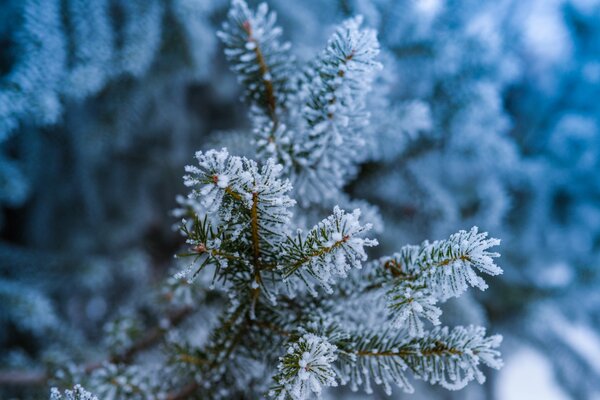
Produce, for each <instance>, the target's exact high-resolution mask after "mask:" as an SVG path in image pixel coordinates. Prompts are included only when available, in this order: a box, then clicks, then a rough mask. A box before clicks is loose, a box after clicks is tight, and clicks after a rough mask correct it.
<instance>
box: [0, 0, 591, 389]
mask: <svg viewBox="0 0 600 400" xmlns="http://www.w3.org/2000/svg"><path fill="white" fill-rule="evenodd" d="M250 3H251V4H254V5H255V4H256V2H252V1H251V2H250ZM269 4H270V6H271V7H272V8H273V9H275V10H276V11H277V13H278V16H279V21H280V23H281V24H282V26H283V27H284V29H285V37H286V38H287V39H289V40H290V41H291V42H292V43H293V49H294V53H295V54H296V55H297V57H298V60H299V62H302V61H305V60H307V59H309V57H310V56H312V54H314V52H315V51H318V50H319V49H321V48H322V47H323V46H324V43H325V41H326V38H327V37H328V36H329V34H330V33H331V32H332V27H333V26H334V24H336V23H339V22H341V21H342V20H343V19H344V18H346V17H349V16H352V15H356V14H362V15H363V16H364V17H365V21H366V25H368V26H371V27H374V28H376V29H377V30H378V32H379V40H380V42H381V45H382V54H381V57H380V61H381V62H382V63H383V64H384V71H383V74H382V77H381V78H380V80H379V84H376V86H375V90H384V91H385V99H386V103H385V104H380V105H378V104H371V105H370V107H371V109H372V113H373V120H374V121H375V124H374V127H373V129H374V132H375V134H376V137H377V139H376V140H375V141H374V143H372V146H370V151H372V152H373V154H374V156H373V157H367V159H368V160H370V161H368V162H367V163H365V164H364V165H363V166H362V167H361V171H360V173H359V175H358V176H357V177H356V179H354V180H353V182H352V183H351V184H350V185H348V187H347V188H346V190H347V192H348V193H350V194H351V195H353V196H354V197H356V198H359V199H364V200H366V201H368V202H370V203H371V204H373V205H374V206H376V208H372V209H371V208H369V212H368V215H371V216H372V217H373V218H375V219H380V220H381V221H383V229H382V230H381V231H380V233H379V240H380V242H381V243H382V246H380V248H379V249H378V250H376V253H374V255H377V254H378V253H377V252H380V253H384V252H389V251H394V250H397V249H399V248H400V247H401V246H402V245H404V244H406V243H418V242H420V241H422V240H424V239H439V238H443V237H445V236H447V235H448V234H450V233H452V232H455V231H457V230H458V229H467V228H470V227H471V226H473V225H478V226H479V227H480V228H482V229H484V230H487V231H489V232H490V233H491V234H492V235H493V236H495V237H499V238H501V239H502V246H501V248H500V250H499V251H500V252H501V253H502V258H501V259H500V262H499V264H500V265H501V266H502V267H503V268H504V270H505V273H504V275H502V276H501V277H500V278H499V279H494V280H493V281H492V282H490V283H491V285H492V287H491V288H490V289H489V290H488V291H486V292H484V293H483V294H479V293H478V294H473V295H470V296H471V297H466V298H464V299H461V300H460V301H456V302H455V303H453V304H450V305H449V311H447V313H449V315H450V317H449V318H450V320H449V322H453V323H479V324H484V325H487V326H489V327H490V328H489V329H490V330H491V331H493V332H499V333H501V334H503V335H504V337H505V342H504V344H503V353H504V358H505V361H506V366H505V367H504V369H503V370H501V371H500V372H493V373H491V372H490V373H489V379H488V382H487V383H486V384H485V385H484V386H478V385H471V386H470V387H469V388H467V389H465V390H464V391H461V392H458V393H448V392H442V391H438V390H435V389H430V388H427V387H420V388H418V389H417V394H415V395H411V396H410V397H411V398H414V399H421V398H423V399H434V398H440V399H488V398H489V399H498V400H520V399H528V400H529V399H545V400H563V399H600V290H598V289H599V288H600V274H599V272H600V269H599V268H600V257H599V255H600V252H599V250H600V126H599V124H600V102H599V101H598V100H599V95H600V1H598V0H494V1H491V0H488V1H481V0H339V1H338V0H328V1H321V0H303V1H292V0H270V1H269ZM227 8H228V2H227V1H225V0H3V1H1V2H0V229H1V240H0V371H12V370H20V371H23V370H30V371H35V370H37V369H39V368H43V367H44V366H45V365H49V364H60V363H61V362H67V360H70V359H72V358H74V357H75V358H76V357H85V355H86V354H88V353H94V352H99V351H102V348H103V346H104V345H105V344H104V338H105V335H106V334H105V331H104V328H103V327H104V326H105V325H106V323H107V322H109V321H111V320H112V319H113V318H114V317H115V315H117V314H118V313H122V312H124V310H127V308H128V307H130V306H131V304H134V303H135V301H136V298H138V297H139V296H141V294H142V293H144V292H145V291H147V290H148V288H149V287H152V286H153V285H156V283H157V282H159V281H160V280H162V279H164V278H165V277H166V276H168V275H169V274H170V273H171V268H172V264H173V261H172V254H174V253H175V252H176V251H177V249H178V248H179V246H180V245H181V238H180V237H179V236H178V235H177V234H176V233H175V232H174V230H173V224H174V223H175V222H176V218H174V217H173V216H172V214H171V213H170V210H172V209H173V208H175V207H176V201H175V198H176V196H177V195H178V194H181V193H184V192H185V190H184V188H183V185H182V179H181V175H182V173H183V166H184V165H186V164H188V163H191V162H192V156H193V153H194V151H195V150H198V149H206V148H211V147H215V146H219V147H222V146H227V147H229V148H230V149H233V150H232V151H233V152H235V151H239V152H244V151H247V148H248V144H249V140H250V138H249V137H248V135H249V133H248V129H247V128H248V120H247V118H246V109H245V108H244V105H243V104H242V103H241V102H240V101H239V97H240V87H239V86H238V84H237V82H236V79H235V77H234V76H233V74H232V73H231V72H229V69H228V66H227V64H226V62H225V60H224V56H223V55H222V48H221V45H220V43H219V42H218V40H217V37H216V32H217V30H218V28H219V26H220V24H221V22H222V21H223V20H224V19H225V15H226V10H227ZM384 109H385V110H389V109H392V110H394V112H392V113H389V112H386V113H381V112H380V113H379V114H378V113H377V110H384ZM0 384H1V386H0V398H4V397H3V395H4V396H7V398H8V396H22V397H23V398H26V397H31V398H44V396H46V393H47V388H45V387H41V388H38V389H36V388H33V387H31V385H27V387H23V385H7V384H6V383H2V382H0ZM42 394H43V395H42ZM40 396H41V397H40ZM404 397H408V396H405V395H400V394H398V393H396V394H395V395H394V398H404Z"/></svg>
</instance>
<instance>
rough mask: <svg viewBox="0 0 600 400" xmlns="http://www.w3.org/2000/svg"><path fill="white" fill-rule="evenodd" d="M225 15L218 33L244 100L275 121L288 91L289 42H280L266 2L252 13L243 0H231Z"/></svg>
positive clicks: (277, 28)
mask: <svg viewBox="0 0 600 400" xmlns="http://www.w3.org/2000/svg"><path fill="white" fill-rule="evenodd" d="M227 16H228V20H227V22H225V23H223V29H222V31H220V32H218V36H219V38H221V40H222V41H223V43H224V44H225V55H226V56H227V59H228V60H229V62H230V63H231V68H232V70H233V71H234V72H235V73H236V74H237V75H238V79H239V81H240V82H241V83H242V84H243V85H244V90H245V92H244V93H245V97H246V98H247V100H249V101H250V103H251V104H253V105H255V106H257V107H258V108H260V109H262V110H263V111H264V112H265V113H266V114H267V115H268V116H269V117H270V119H271V120H273V121H276V120H277V116H276V115H277V113H278V111H279V109H280V108H282V107H285V104H286V95H287V91H288V90H289V89H288V87H287V86H288V79H289V74H290V64H291V55H290V53H289V49H290V44H289V43H287V42H286V43H281V42H280V40H279V39H280V36H281V33H282V30H281V28H280V27H278V26H277V25H276V20H277V17H276V15H275V13H274V12H269V8H268V6H267V4H266V3H262V4H261V5H260V6H259V7H258V9H257V10H256V12H253V11H251V10H250V9H249V8H248V5H247V4H246V3H245V2H244V1H243V0H234V1H233V2H232V6H231V8H230V10H229V13H228V15H227Z"/></svg>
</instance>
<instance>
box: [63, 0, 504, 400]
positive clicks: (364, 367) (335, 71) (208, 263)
mask: <svg viewBox="0 0 600 400" xmlns="http://www.w3.org/2000/svg"><path fill="white" fill-rule="evenodd" d="M361 22H362V21H361V18H359V17H356V18H352V19H350V20H347V21H346V22H344V23H342V24H341V25H340V26H339V27H338V28H337V29H336V30H335V31H334V33H333V34H332V37H331V39H330V40H329V42H328V43H327V46H326V47H325V50H324V51H323V52H322V53H321V54H320V55H319V56H318V57H317V58H315V59H314V60H312V61H309V62H308V63H307V64H306V65H295V64H293V60H294V59H293V58H292V57H290V56H289V52H290V45H288V44H285V43H282V42H281V41H280V36H281V30H280V28H279V27H277V25H276V19H275V14H274V13H272V12H270V11H269V10H268V8H267V6H266V5H260V6H259V7H258V8H257V9H256V11H254V10H252V9H251V8H249V7H248V6H247V5H246V3H245V2H243V1H242V0H234V1H233V2H232V6H231V9H230V11H229V14H228V19H227V22H226V23H225V24H224V25H223V29H222V31H221V32H220V33H219V36H220V38H221V39H222V40H223V42H224V44H225V54H226V55H227V57H228V59H229V60H230V62H231V65H232V69H233V70H234V71H235V72H236V74H237V75H238V77H239V81H240V83H241V84H242V85H243V86H244V89H245V91H244V93H245V96H244V97H245V98H246V100H247V101H248V102H249V104H250V110H249V116H250V120H251V122H252V128H251V129H252V134H249V135H248V136H247V139H246V143H250V140H251V139H250V138H251V137H254V139H253V143H254V145H255V148H256V151H255V157H256V160H253V159H251V158H248V157H246V156H239V155H235V154H230V153H229V151H228V150H226V149H221V150H214V149H210V150H204V151H198V152H197V153H196V164H195V165H191V166H188V167H186V175H185V176H184V183H185V185H186V186H187V187H189V188H190V193H189V195H188V197H187V198H186V199H183V198H182V199H181V200H180V201H179V203H180V206H179V209H178V210H176V214H177V215H180V216H182V217H183V219H182V222H181V226H180V231H181V233H182V234H183V236H184V237H185V250H184V251H183V252H182V253H180V254H179V255H178V256H177V259H178V260H180V262H179V267H178V269H179V271H178V272H177V273H175V275H174V277H173V278H172V279H169V280H168V281H167V282H165V284H164V285H163V286H162V288H161V289H160V290H159V291H158V293H157V294H156V295H155V296H159V298H160V300H159V301H157V300H154V301H153V302H150V303H148V304H147V307H150V308H151V309H152V310H154V311H153V312H152V313H151V314H150V316H149V317H148V316H147V317H145V318H144V315H143V314H137V315H136V314H133V315H130V316H128V317H126V318H124V319H121V320H117V321H115V322H114V323H113V324H111V325H109V326H108V327H107V333H108V334H109V335H108V337H109V338H112V339H111V342H112V344H113V346H112V349H113V350H112V351H113V353H112V355H111V356H110V357H108V358H106V359H105V360H104V362H102V363H92V364H79V365H77V366H73V367H66V368H64V369H61V370H60V371H59V372H58V373H57V374H56V375H55V377H54V381H55V382H56V383H57V384H58V385H60V386H63V385H67V386H69V387H73V385H75V384H81V385H83V387H85V388H86V389H85V390H84V389H82V388H81V387H80V386H75V389H74V390H73V391H66V392H65V394H64V396H65V397H67V398H70V397H68V396H71V397H73V396H80V397H81V396H88V397H90V398H91V396H92V395H91V394H88V392H87V390H89V391H90V393H94V394H95V395H96V396H98V397H99V398H157V399H158V398H168V399H183V398H194V397H201V398H215V399H219V398H223V399H225V398H232V397H239V396H243V397H259V396H262V395H268V396H271V397H273V398H277V399H305V398H311V397H314V396H319V395H320V394H322V392H323V390H324V389H326V388H328V387H334V386H340V385H349V386H350V388H352V389H353V390H356V389H358V388H359V387H364V389H365V390H366V391H367V393H371V392H372V390H373V388H372V382H373V383H375V384H377V385H382V386H383V387H384V389H385V391H386V392H387V393H391V390H392V386H398V387H400V388H401V389H402V390H404V391H406V392H412V391H413V386H412V384H411V380H412V379H411V377H412V378H416V379H420V380H423V381H425V382H428V383H430V384H439V385H441V386H442V387H444V388H447V389H460V388H463V387H464V386H465V385H466V384H468V383H469V382H470V381H472V380H477V381H479V382H480V383H481V382H483V381H484V380H485V377H484V374H483V370H482V367H483V366H488V367H492V368H499V367H500V366H501V361H500V358H499V357H500V354H499V352H498V349H497V348H498V346H499V344H500V341H501V337H500V336H498V335H493V336H487V335H486V332H485V329H484V328H482V327H475V326H467V327H463V326H456V327H453V328H450V327H448V326H440V325H441V321H440V316H441V314H442V310H441V308H439V305H440V304H442V303H444V302H445V301H446V300H448V299H449V298H453V297H457V296H460V295H461V294H463V292H465V291H466V290H467V289H468V288H469V287H477V288H479V289H482V290H483V289H485V288H486V287H487V286H486V284H485V282H484V280H483V278H482V277H481V276H480V274H487V275H497V274H500V273H501V272H502V270H501V269H500V268H499V267H498V266H497V265H496V264H495V263H494V258H495V257H497V256H498V254H497V253H494V252H490V251H489V249H490V248H491V247H494V246H496V245H497V244H498V243H499V241H498V240H496V239H489V238H487V234H484V233H480V232H479V231H478V229H477V228H473V229H471V230H470V231H469V232H467V231H460V232H458V233H456V234H454V235H452V236H451V237H450V238H449V239H448V240H441V241H435V242H424V243H422V244H421V245H419V246H406V247H402V248H399V249H398V253H396V254H394V255H392V256H390V257H384V258H382V259H379V260H375V261H370V262H367V250H368V248H370V247H373V246H376V245H377V240H376V239H374V238H373V235H372V225H371V224H370V223H365V222H362V220H361V211H360V210H359V209H354V210H353V211H346V210H344V209H343V208H342V207H340V206H334V207H332V208H333V211H329V212H328V213H327V214H325V215H323V218H322V219H321V220H320V222H317V223H315V224H314V225H312V224H311V223H310V220H311V219H312V218H314V216H315V215H319V214H321V213H323V210H324V209H326V208H327V207H328V206H327V204H329V203H330V202H332V201H333V202H336V199H338V198H344V196H343V195H342V193H341V188H342V186H343V185H344V184H345V183H346V182H347V180H348V179H349V178H350V177H352V176H353V175H354V174H355V173H356V168H357V166H358V165H359V163H360V162H363V161H364V160H365V155H366V154H368V153H367V144H366V142H365V140H361V139H364V138H366V137H367V138H368V137H369V136H368V135H369V132H371V131H370V129H369V114H368V113H367V112H366V111H365V107H366V104H367V98H368V95H369V90H370V83H371V82H372V81H373V80H374V79H375V76H376V74H377V72H378V71H379V70H380V69H381V65H380V64H379V62H378V61H377V60H376V56H377V54H378V51H379V44H378V42H377V39H376V34H375V32H374V31H372V30H370V29H368V28H363V27H362V25H361ZM361 149H363V150H364V151H360V150H361ZM344 203H347V200H344ZM296 204H298V206H297V205H296ZM309 207H313V208H314V207H316V208H315V209H314V210H312V216H311V217H307V216H306V215H303V214H306V213H311V211H310V210H309ZM159 315H162V317H159ZM149 320H150V321H151V320H155V324H156V325H155V328H150V325H149ZM434 325H436V326H434ZM155 345H158V346H159V347H160V348H161V351H159V352H156V351H154V350H153V348H155V347H156V346H155ZM75 392H77V394H75ZM79 392H81V394H79ZM52 396H54V397H53V398H57V399H60V398H62V397H61V396H62V395H61V394H60V392H59V391H57V390H54V391H53V394H52ZM75 398H78V397H75ZM82 398H85V397H82Z"/></svg>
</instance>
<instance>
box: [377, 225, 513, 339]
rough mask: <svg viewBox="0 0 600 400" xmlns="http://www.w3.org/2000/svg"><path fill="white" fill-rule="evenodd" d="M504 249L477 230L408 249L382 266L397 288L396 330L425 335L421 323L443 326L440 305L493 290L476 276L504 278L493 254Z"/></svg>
mask: <svg viewBox="0 0 600 400" xmlns="http://www.w3.org/2000/svg"><path fill="white" fill-rule="evenodd" d="M499 243H500V241H499V240H498V239H493V238H491V239H488V238H487V233H479V232H478V229H477V227H474V228H472V229H471V230H470V231H469V232H466V231H460V232H458V233H455V234H453V235H451V236H450V238H449V239H448V240H442V241H435V242H433V243H429V242H427V241H426V242H423V243H422V244H421V245H420V246H405V247H403V248H402V250H401V251H400V252H399V253H397V254H395V255H393V256H392V257H390V258H384V259H383V260H381V265H382V266H383V268H386V269H387V270H388V272H389V274H390V276H391V279H392V281H393V282H394V284H393V286H392V287H391V288H389V289H388V292H387V298H388V309H389V312H390V317H391V321H392V325H394V326H396V327H397V328H401V327H404V326H408V328H409V332H410V334H411V335H413V336H419V335H422V334H423V323H422V321H421V318H425V319H427V320H429V321H431V322H432V323H433V324H435V325H437V324H439V316H440V314H441V311H440V310H439V308H438V307H437V306H436V303H437V302H438V301H446V300H447V299H449V298H452V297H458V296H460V295H461V294H462V293H463V292H464V291H465V290H467V288H468V287H469V286H473V287H477V288H479V289H481V290H485V289H486V288H487V284H486V283H485V281H484V280H483V279H482V278H481V277H480V276H478V275H477V274H476V272H475V270H478V271H480V272H483V273H486V274H488V275H492V276H494V275H498V274H501V273H502V269H501V268H500V267H498V266H497V265H496V264H495V263H494V261H493V259H494V258H495V257H498V256H499V254H498V253H494V252H488V251H487V249H488V248H490V247H493V246H496V245H498V244H499Z"/></svg>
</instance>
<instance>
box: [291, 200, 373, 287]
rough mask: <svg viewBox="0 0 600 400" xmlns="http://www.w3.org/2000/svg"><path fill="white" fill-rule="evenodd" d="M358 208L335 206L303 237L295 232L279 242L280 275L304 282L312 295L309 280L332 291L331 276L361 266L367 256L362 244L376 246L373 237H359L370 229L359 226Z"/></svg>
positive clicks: (343, 274) (342, 274) (341, 275)
mask: <svg viewBox="0 0 600 400" xmlns="http://www.w3.org/2000/svg"><path fill="white" fill-rule="evenodd" d="M359 217H360V210H358V209H356V210H354V211H353V212H352V213H351V214H348V213H346V212H344V211H343V210H341V209H340V208H339V207H335V208H334V210H333V215H331V216H330V217H328V218H326V219H324V220H323V221H321V222H320V223H319V224H318V225H317V226H315V227H314V228H312V229H311V230H310V231H309V232H308V234H307V235H306V236H303V235H302V232H301V231H299V232H298V234H297V236H295V237H294V236H291V237H289V238H288V239H287V240H286V241H285V242H283V243H282V245H281V261H280V262H281V264H280V265H281V267H280V268H281V270H282V271H283V274H284V277H285V278H286V279H290V277H294V278H296V279H300V280H301V281H302V282H304V283H305V284H306V286H307V287H308V289H309V290H310V292H311V293H313V294H315V295H316V292H315V290H314V284H313V282H317V283H318V284H320V285H321V286H323V287H324V288H325V290H326V291H328V292H332V289H331V285H332V284H333V283H335V280H334V279H335V278H345V277H346V276H347V273H348V271H349V270H350V269H351V268H353V267H354V268H359V269H360V268H361V265H362V262H363V261H365V260H366V259H367V254H366V253H365V247H371V246H375V245H377V241H376V240H373V239H366V238H363V234H364V233H365V232H367V231H369V230H370V229H371V225H370V224H366V225H361V224H360V222H359Z"/></svg>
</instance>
